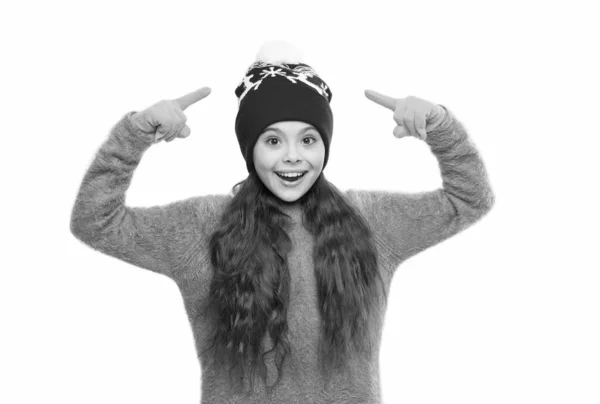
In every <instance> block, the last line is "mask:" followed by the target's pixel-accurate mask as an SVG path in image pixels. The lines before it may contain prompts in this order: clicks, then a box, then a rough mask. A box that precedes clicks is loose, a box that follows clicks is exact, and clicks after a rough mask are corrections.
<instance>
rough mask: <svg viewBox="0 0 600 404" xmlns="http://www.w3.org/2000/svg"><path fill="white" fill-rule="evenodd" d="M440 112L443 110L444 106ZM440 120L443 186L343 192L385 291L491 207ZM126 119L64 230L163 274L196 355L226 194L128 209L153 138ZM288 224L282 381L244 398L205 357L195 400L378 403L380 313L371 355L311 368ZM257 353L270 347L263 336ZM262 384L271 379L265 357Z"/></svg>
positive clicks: (302, 292)
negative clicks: (327, 378) (337, 369)
mask: <svg viewBox="0 0 600 404" xmlns="http://www.w3.org/2000/svg"><path fill="white" fill-rule="evenodd" d="M444 108H445V107H444ZM446 111H447V117H446V119H445V120H444V121H443V122H442V123H441V124H440V126H438V127H437V128H436V129H435V130H434V131H431V132H429V133H428V135H427V139H426V143H427V144H428V145H429V146H430V148H431V150H432V152H433V153H434V155H435V156H436V158H437V160H438V162H439V167H440V169H441V174H442V181H443V183H442V184H443V185H442V188H440V189H437V190H435V191H428V192H421V193H410V194H408V193H401V192H391V191H366V190H352V189H351V190H348V191H346V192H345V194H346V196H347V197H348V199H349V201H350V202H351V203H352V204H353V205H354V206H356V207H357V208H358V209H359V211H360V212H361V213H362V214H363V215H364V217H365V219H366V220H367V222H368V223H369V224H370V226H371V229H372V231H373V234H374V237H375V242H376V246H377V250H378V254H379V256H378V259H379V266H380V271H381V274H382V277H383V280H384V282H385V285H386V288H387V290H389V286H390V283H391V280H392V276H393V274H394V271H395V270H396V269H397V268H398V266H399V265H400V264H401V263H402V262H403V261H405V260H407V259H408V258H410V257H411V256H414V255H415V254H417V253H419V252H420V251H423V250H425V249H426V248H429V247H431V246H433V245H436V244H438V243H440V242H441V241H443V240H445V239H447V238H449V237H451V236H452V235H454V234H457V233H458V232H460V231H462V230H464V229H466V228H467V227H469V226H470V225H472V224H473V223H475V222H476V221H478V220H479V219H480V218H482V217H483V216H484V215H485V214H486V213H487V212H488V211H489V210H490V209H491V208H492V205H493V203H494V195H493V193H492V190H491V188H490V184H489V182H488V178H487V174H486V170H485V167H484V164H483V162H482V160H481V158H480V156H479V153H478V151H477V149H476V148H475V146H474V144H473V143H472V142H471V141H470V139H469V137H468V135H467V132H466V130H465V128H464V127H463V126H462V124H461V123H460V122H459V121H458V120H457V119H456V117H455V116H454V115H453V114H452V113H451V112H450V111H449V110H448V109H447V108H446ZM135 112H136V111H131V112H128V113H127V114H125V115H124V116H123V117H122V118H121V119H120V120H119V122H118V123H117V124H116V125H115V126H113V128H112V129H111V131H110V134H109V136H108V138H107V139H106V141H105V142H104V143H103V144H102V146H101V147H100V149H99V150H98V151H97V153H96V156H95V158H94V159H93V161H92V163H91V166H90V167H89V169H88V171H87V172H86V173H85V176H84V178H83V181H82V183H81V187H80V189H79V193H78V195H77V198H76V200H75V203H74V206H73V210H72V216H71V231H72V233H73V234H74V235H75V236H76V237H77V239H79V240H81V241H82V242H84V243H85V244H87V245H89V246H90V247H92V248H94V249H96V250H98V251H100V252H102V253H104V254H108V255H110V256H113V257H115V258H118V259H120V260H123V261H125V262H128V263H130V264H132V265H135V266H137V267H140V268H144V269H147V270H150V271H154V272H157V273H160V274H163V275H165V276H167V277H169V278H170V279H172V280H173V281H174V282H175V283H176V284H177V286H178V287H179V290H180V291H181V295H182V298H183V301H184V304H185V308H186V311H187V314H188V318H189V319H190V324H191V325H192V330H193V335H194V339H195V341H196V352H198V353H199V352H202V351H203V350H204V349H205V348H206V347H205V346H204V343H203V341H205V340H206V337H207V335H208V333H209V329H208V326H209V325H208V324H198V323H196V324H194V322H193V321H192V319H193V318H195V316H196V314H197V313H196V309H195V307H197V306H196V303H197V302H199V301H202V299H205V298H206V296H207V294H208V287H209V284H210V279H211V267H210V259H209V251H208V248H207V246H208V240H209V237H210V235H211V233H212V231H213V229H214V228H215V226H216V225H217V223H218V221H219V218H220V215H221V213H222V212H223V208H224V206H225V204H226V203H227V202H228V201H229V200H230V198H232V196H230V195H204V196H197V197H191V198H188V199H185V200H181V201H177V202H173V203H170V204H167V205H164V206H153V207H130V206H126V205H125V204H124V201H125V193H126V191H127V189H128V187H129V185H130V182H131V178H132V176H133V173H134V170H135V169H136V167H137V166H138V164H139V162H140V160H141V158H142V156H143V154H144V152H145V151H146V150H147V149H148V148H149V147H150V146H151V145H152V144H153V139H152V136H151V135H149V134H146V133H144V132H141V131H139V130H138V129H137V128H136V127H135V126H134V125H133V124H132V122H131V120H130V117H131V115H133V114H134V113H135ZM286 209H287V213H289V214H290V215H291V216H292V217H293V220H294V225H293V226H292V227H291V230H290V237H291V238H292V241H293V246H294V248H293V250H292V252H291V253H290V255H289V256H288V262H289V270H290V276H291V286H290V287H291V289H290V307H289V311H288V326H289V331H288V338H289V341H290V345H291V349H292V355H293V358H294V360H293V363H291V362H290V361H286V362H285V363H284V368H283V376H282V377H283V379H282V380H281V383H280V384H279V385H278V386H277V388H276V390H275V393H274V395H273V396H271V397H270V398H269V397H268V396H267V395H266V394H265V388H264V383H263V382H262V380H261V379H260V378H257V379H256V380H255V385H254V391H253V392H252V393H251V394H250V395H246V396H241V395H236V394H235V393H234V392H233V391H232V389H231V388H230V387H229V384H228V383H229V379H228V377H229V376H228V373H227V371H226V370H225V369H221V368H217V367H216V366H215V365H213V363H212V361H210V360H209V357H208V356H204V355H198V357H199V361H200V366H201V375H202V380H201V387H202V390H201V402H202V404H209V403H210V404H216V403H232V404H233V403H245V404H254V403H255V404H258V403H261V404H264V403H285V404H295V403H303V404H304V403H315V404H317V403H318V404H325V403H328V404H330V403H331V404H333V403H336V404H342V403H347V404H350V403H352V404H359V403H361V404H378V403H380V402H381V394H380V379H379V359H378V356H379V348H380V342H381V335H382V327H383V318H384V315H385V307H383V306H382V307H381V310H380V312H379V314H378V315H376V316H373V317H372V320H371V321H372V324H370V327H369V330H370V331H371V332H370V338H371V345H372V346H373V347H375V351H374V352H375V353H376V354H375V355H373V357H372V358H363V357H357V358H354V359H353V361H352V363H351V364H350V370H349V371H347V373H344V374H337V375H335V376H334V377H333V379H332V381H331V383H330V385H329V386H327V388H324V386H323V380H322V377H321V376H320V375H319V371H318V365H317V364H318V357H317V347H318V335H319V310H318V307H317V293H316V281H315V276H314V274H313V265H312V262H311V259H310V257H311V251H312V242H313V241H312V238H311V236H310V234H309V233H308V232H307V231H306V229H304V227H303V226H302V225H301V211H300V209H299V206H298V205H297V204H292V205H291V206H289V207H287V208H286ZM264 343H265V348H266V349H267V350H268V349H270V348H271V347H272V344H271V341H270V338H269V337H268V335H266V336H265V342H264ZM266 362H267V365H268V375H269V380H268V383H269V385H272V384H273V382H274V380H275V378H276V376H277V372H276V368H275V365H274V362H273V361H272V358H269V357H268V356H267V357H266Z"/></svg>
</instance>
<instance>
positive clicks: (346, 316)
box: [200, 172, 387, 392]
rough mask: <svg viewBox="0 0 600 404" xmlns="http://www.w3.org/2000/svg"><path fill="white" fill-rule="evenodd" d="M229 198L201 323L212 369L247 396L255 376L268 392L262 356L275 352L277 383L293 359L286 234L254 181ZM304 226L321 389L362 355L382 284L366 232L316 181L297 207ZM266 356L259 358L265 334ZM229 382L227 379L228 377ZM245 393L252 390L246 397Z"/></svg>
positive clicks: (275, 208) (333, 192)
mask: <svg viewBox="0 0 600 404" xmlns="http://www.w3.org/2000/svg"><path fill="white" fill-rule="evenodd" d="M232 193H233V198H232V200H231V201H230V203H229V204H228V205H227V206H226V207H225V210H224V212H223V214H222V216H221V218H220V223H219V225H218V227H217V228H216V230H215V231H214V233H213V234H212V235H211V238H210V241H209V248H210V259H211V263H212V267H213V270H214V274H213V277H212V280H211V283H210V289H209V295H208V298H207V301H206V302H205V303H204V304H205V306H204V310H201V311H202V313H201V314H200V315H204V316H206V315H207V314H208V315H209V318H210V319H211V320H210V321H211V322H212V328H211V332H212V334H211V336H210V340H211V344H210V346H209V347H208V348H207V349H206V350H204V351H203V353H204V352H206V351H208V350H210V349H213V348H214V358H215V360H216V361H217V362H218V363H221V364H228V365H229V375H230V381H231V383H232V387H233V388H234V389H237V390H238V391H239V389H240V388H243V383H241V382H240V381H241V380H243V378H244V375H245V374H246V369H249V370H250V377H249V379H250V386H252V381H253V379H254V375H255V372H256V370H257V368H258V370H260V375H261V377H262V379H263V380H264V382H265V385H267V379H266V377H267V376H266V364H265V361H264V355H266V354H268V353H270V352H271V351H273V350H275V355H276V356H275V357H276V358H277V359H276V367H277V371H278V376H277V380H276V381H275V383H274V384H273V385H272V386H267V391H270V392H272V388H274V387H275V386H276V385H277V384H278V383H279V382H280V380H281V373H282V372H281V370H282V367H283V363H284V360H285V358H286V357H287V356H288V355H289V357H290V358H291V356H292V353H291V350H290V344H289V341H288V339H287V331H288V325H287V312H288V307H289V291H290V273H289V268H288V262H287V256H288V253H289V252H290V251H291V250H292V242H291V239H290V237H289V235H288V234H287V232H286V230H285V229H286V228H287V225H288V224H290V222H289V219H290V216H288V215H287V214H285V213H284V212H283V211H282V210H281V209H280V206H281V205H282V203H286V202H284V201H281V200H280V199H279V198H278V197H276V196H275V195H273V193H272V192H271V191H270V190H269V189H268V188H267V187H266V186H265V185H264V184H263V183H262V181H261V180H260V178H259V177H258V175H257V174H256V172H251V173H250V174H249V176H248V177H247V178H246V179H245V180H243V181H241V182H239V183H237V184H236V185H234V187H233V188H232ZM299 203H300V205H301V208H302V213H303V225H304V226H305V228H306V229H307V230H308V232H309V233H310V234H311V235H312V236H313V237H314V248H313V252H312V256H313V257H312V258H313V263H314V273H315V276H316V282H317V292H318V307H319V311H320V315H321V319H320V322H321V337H320V343H319V352H320V358H321V360H320V363H321V370H322V372H323V377H324V380H326V381H328V380H329V379H330V376H331V374H332V372H333V370H334V369H339V368H340V367H343V366H344V364H345V363H346V360H347V359H348V358H351V357H352V356H353V355H354V354H356V353H357V352H368V353H369V354H371V352H372V347H371V346H370V344H368V342H369V338H368V337H367V334H368V319H369V316H371V315H372V314H373V313H374V312H376V310H377V307H378V306H377V305H378V304H379V303H380V302H379V298H380V296H381V295H380V294H379V293H377V291H376V290H375V289H376V280H377V279H378V280H379V281H380V282H381V286H382V288H383V296H384V297H385V301H386V302H387V293H386V290H385V286H384V283H383V279H382V278H381V274H380V273H379V270H378V262H377V250H376V246H375V243H374V241H373V237H372V233H371V229H370V228H369V226H368V224H367V222H366V221H365V220H364V218H363V217H362V215H361V214H360V212H358V211H357V210H356V209H355V208H354V207H353V206H352V205H351V204H350V203H349V202H348V201H347V199H346V197H345V196H344V195H343V194H342V193H341V192H340V191H339V190H338V189H337V188H336V187H335V186H334V185H333V184H331V183H330V182H329V181H327V180H326V179H325V176H324V174H323V173H322V172H321V174H320V175H319V177H318V178H317V180H316V181H315V183H314V184H313V186H312V187H311V188H310V190H309V191H308V192H307V193H305V194H304V195H303V196H302V197H301V198H300V200H299ZM267 332H268V333H269V335H270V337H271V339H272V341H273V348H272V349H271V350H269V351H268V352H261V346H262V341H263V337H264V336H265V333H267ZM234 374H235V375H236V377H234V376H233V375H234ZM251 388H252V387H251Z"/></svg>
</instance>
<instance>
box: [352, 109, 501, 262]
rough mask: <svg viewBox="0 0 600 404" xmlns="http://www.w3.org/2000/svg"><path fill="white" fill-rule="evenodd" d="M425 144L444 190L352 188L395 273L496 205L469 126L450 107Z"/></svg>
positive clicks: (429, 134)
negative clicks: (406, 190) (398, 268)
mask: <svg viewBox="0 0 600 404" xmlns="http://www.w3.org/2000/svg"><path fill="white" fill-rule="evenodd" d="M439 107H441V108H442V109H443V111H444V114H443V117H442V118H441V119H440V121H439V123H437V124H436V125H435V128H434V129H432V130H428V131H427V134H426V138H425V142H426V143H427V144H428V145H429V146H430V148H431V151H432V152H433V153H434V155H435V157H436V158H437V160H438V163H439V167H440V170H441V176H442V187H441V188H439V189H437V190H434V191H428V192H418V193H403V192H392V191H364V190H349V191H348V195H349V197H350V198H351V199H353V200H354V201H355V202H356V203H357V204H358V206H359V207H360V208H361V211H362V212H363V214H365V215H366V216H367V218H368V220H369V221H370V223H371V224H372V227H373V229H374V231H375V234H376V238H377V240H378V243H379V245H380V246H381V248H383V249H385V251H384V254H385V255H386V256H387V257H389V260H391V263H392V266H393V269H395V267H397V265H399V264H400V263H401V262H403V261H405V260H406V259H408V258H410V257H412V256H414V255H415V254H417V253H419V252H421V251H423V250H425V249H427V248H429V247H431V246H434V245H436V244H438V243H440V242H441V241H443V240H446V239H447V238H449V237H451V236H453V235H455V234H457V233H459V232H460V231H462V230H464V229H466V228H467V227H469V226H471V225H472V224H474V223H475V222H477V221H478V220H479V219H481V218H482V217H483V216H484V215H485V214H486V213H488V212H489V211H490V209H491V208H492V206H493V204H494V200H495V197H494V194H493V192H492V189H491V186H490V183H489V180H488V176H487V173H486V170H485V166H484V163H483V160H482V159H481V156H480V154H479V152H478V151H477V149H476V147H475V145H474V144H473V142H472V141H471V139H470V138H469V136H468V134H467V131H466V130H465V128H464V126H463V125H462V124H461V122H459V121H458V119H457V118H456V117H455V116H454V114H453V113H452V112H451V111H450V110H448V108H446V107H445V106H439Z"/></svg>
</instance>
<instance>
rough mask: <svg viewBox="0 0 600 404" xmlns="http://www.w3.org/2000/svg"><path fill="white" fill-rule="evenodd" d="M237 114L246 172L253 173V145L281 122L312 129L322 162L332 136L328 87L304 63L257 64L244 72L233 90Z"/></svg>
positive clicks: (331, 95)
mask: <svg viewBox="0 0 600 404" xmlns="http://www.w3.org/2000/svg"><path fill="white" fill-rule="evenodd" d="M235 95H236V96H237V98H238V108H239V109H238V113H237V117H236V121H235V132H236V136H237V139H238V142H239V144H240V151H241V152H242V155H243V156H244V159H245V160H246V168H247V170H248V172H252V171H254V170H255V169H254V161H253V152H254V145H255V144H256V141H257V140H258V138H259V137H260V134H261V133H262V132H263V131H264V130H265V129H266V128H267V127H268V126H269V125H271V124H273V123H275V122H280V121H302V122H306V123H308V124H311V125H313V126H314V127H315V128H316V129H317V130H318V131H319V134H320V135H321V138H322V139H323V143H324V144H325V160H324V163H323V168H325V165H327V161H328V159H329V145H330V143H331V136H332V132H333V114H332V111H331V107H330V105H329V104H330V102H331V98H332V97H333V94H332V92H331V90H330V89H329V86H327V84H326V83H325V82H324V81H323V80H322V79H321V78H320V77H319V76H318V75H317V73H316V72H315V70H314V69H313V68H311V67H310V66H309V65H307V64H305V63H301V62H298V63H289V62H278V61H277V62H267V61H263V60H258V61H256V62H254V63H253V64H252V65H250V67H249V68H248V69H247V71H246V74H245V76H244V78H243V79H242V81H241V82H240V83H239V85H238V86H237V88H236V90H235Z"/></svg>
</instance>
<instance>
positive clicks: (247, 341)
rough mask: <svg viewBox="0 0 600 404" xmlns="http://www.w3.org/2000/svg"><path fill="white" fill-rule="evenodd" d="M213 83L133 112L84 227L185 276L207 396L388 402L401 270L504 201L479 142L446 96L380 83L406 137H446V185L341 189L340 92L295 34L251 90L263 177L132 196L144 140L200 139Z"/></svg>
mask: <svg viewBox="0 0 600 404" xmlns="http://www.w3.org/2000/svg"><path fill="white" fill-rule="evenodd" d="M282 48H283V53H282ZM209 94H210V89H209V88H206V87H205V88H201V89H200V90H197V91H195V92H192V93H190V94H187V95H185V96H183V97H181V98H178V99H175V100H164V101H160V102H158V103H157V104H154V105H153V106H151V107H150V108H148V109H146V110H143V111H141V112H136V111H131V112H129V113H127V114H126V115H124V116H123V117H122V118H121V119H120V121H119V122H118V123H117V124H116V125H115V126H114V127H113V128H112V130H111V132H110V135H109V137H108V139H107V140H106V141H105V143H104V144H103V145H102V146H101V148H100V150H99V151H98V152H97V155H96V157H95V159H94V160H93V162H92V164H91V167H90V168H89V170H88V171H87V173H86V174H85V176H84V178H83V182H82V184H81V188H80V190H79V194H78V196H77V199H76V201H75V204H74V207H73V211H72V218H71V230H72V232H73V234H74V235H75V236H76V237H77V238H78V239H79V240H81V241H83V242H84V243H86V244H87V245H89V246H91V247H93V248H95V249H97V250H98V251H101V252H102V253H105V254H108V255H111V256H113V257H116V258H119V259H121V260H124V261H126V262H129V263H131V264H133V265H135V266H138V267H141V268H145V269H148V270H151V271H155V272H158V273H161V274H164V275H166V276H168V277H170V278H171V279H172V280H174V281H175V282H176V284H177V285H178V287H179V289H180V291H181V294H182V297H183V300H184V303H185V308H186V311H187V314H188V317H189V319H190V323H191V326H192V329H193V333H194V338H195V342H196V350H197V353H198V358H199V361H200V365H201V373H202V383H201V386H202V393H201V397H202V403H224V402H226V403H242V402H243V403H264V402H267V401H268V402H273V403H284V402H285V403H287V404H291V403H342V402H343V403H369V404H374V403H380V401H381V397H380V385H379V347H380V341H381V332H382V326H383V324H382V320H383V318H384V315H385V309H386V305H387V292H388V291H389V287H390V284H391V280H392V277H393V274H394V272H395V270H396V269H397V267H398V266H399V265H400V264H401V263H402V262H403V261H405V260H407V259H408V258H410V257H412V256H414V255H415V254H417V253H419V252H420V251H423V250H425V249H426V248H428V247H431V246H433V245H435V244H438V243H440V242H441V241H443V240H445V239H447V238H449V237H451V236H452V235H454V234H457V233H458V232H460V231H462V230H464V229H465V228H467V227H469V226H470V225H472V224H473V223H475V222H476V221H478V220H479V219H480V218H482V217H483V216H484V215H485V214H486V213H487V212H488V211H489V210H490V209H491V207H492V205H493V202H494V196H493V193H492V191H491V188H490V185H489V183H488V179H487V174H486V170H485V168H484V165H483V162H482V160H481V158H480V156H479V153H478V151H477V150H476V148H475V147H474V145H473V143H472V142H471V141H470V139H469V137H468V135H467V132H466V130H465V128H464V127H463V126H462V125H461V123H460V122H459V121H458V120H457V119H456V118H455V117H454V115H453V114H452V113H451V112H450V111H449V110H448V109H447V108H445V107H444V106H441V105H437V104H434V103H431V102H429V101H426V100H423V99H420V98H417V97H412V96H411V97H407V98H404V99H394V98H391V97H389V96H385V95H383V94H379V93H377V92H375V91H369V90H367V91H366V92H365V95H366V96H367V98H368V99H370V100H372V101H374V102H375V103H377V104H379V105H381V106H383V107H385V108H388V109H389V110H391V111H393V114H394V115H393V116H394V120H395V121H396V123H397V126H396V128H395V129H394V135H395V136H396V137H403V136H407V135H410V136H415V137H417V138H420V139H422V140H423V141H425V142H426V143H427V144H428V145H429V146H430V147H431V150H432V152H433V153H434V154H435V156H436V157H437V159H438V161H439V165H440V168H441V173H442V178H443V188H440V189H438V190H435V191H430V192H422V193H418V194H406V193H399V192H389V191H359V190H349V191H347V192H341V191H340V190H338V189H337V188H336V187H335V186H334V185H333V184H331V183H330V182H328V181H327V179H326V178H325V175H324V173H323V170H324V168H325V166H326V165H327V161H328V157H329V153H328V152H329V145H330V143H331V139H332V132H333V115H332V112H331V108H330V102H331V98H332V92H331V89H330V88H329V87H328V86H327V84H326V83H325V82H324V81H323V79H321V78H320V77H319V76H318V75H317V73H316V72H315V71H314V70H313V69H312V68H311V67H310V66H308V65H307V64H305V63H303V62H302V61H301V59H300V58H299V56H298V55H297V54H296V52H295V51H294V50H293V48H291V47H289V44H286V43H283V42H268V43H266V44H265V45H263V47H262V48H261V50H260V51H259V53H258V55H257V61H256V62H255V63H253V64H252V65H251V66H250V67H249V68H248V69H247V71H246V74H245V76H244V78H243V79H242V81H241V82H240V83H239V85H238V86H237V88H236V90H235V94H236V96H237V97H238V101H239V110H238V114H237V118H236V122H235V131H236V135H237V139H238V142H239V145H240V150H241V153H242V156H243V157H244V159H245V161H246V166H247V169H248V177H247V178H246V179H245V180H243V181H241V182H240V183H238V184H236V185H235V186H234V187H233V189H232V192H231V193H230V194H228V195H206V196H198V197H192V198H189V199H186V200H182V201H178V202H173V203H170V204H168V205H166V206H155V207H149V208H141V207H137V208H136V207H129V206H125V205H124V202H123V201H124V199H125V192H126V190H127V188H128V187H129V184H130V181H131V177H132V176H133V172H134V170H135V168H136V167H137V165H138V164H139V162H140V160H141V157H142V155H143V154H144V152H145V151H146V150H147V149H148V148H149V147H150V146H151V145H152V144H154V143H157V142H159V141H161V140H165V141H166V142H171V141H172V140H174V139H176V138H185V137H187V136H189V135H190V133H191V132H190V128H189V127H188V126H187V125H186V124H185V123H186V116H185V115H184V111H185V110H186V108H188V107H189V106H190V105H192V104H194V103H196V102H198V101H200V100H202V99H203V98H205V97H206V96H208V95H209Z"/></svg>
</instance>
